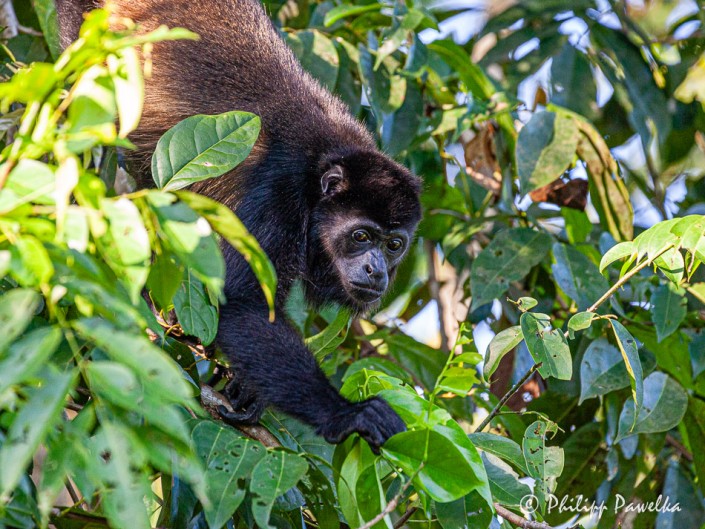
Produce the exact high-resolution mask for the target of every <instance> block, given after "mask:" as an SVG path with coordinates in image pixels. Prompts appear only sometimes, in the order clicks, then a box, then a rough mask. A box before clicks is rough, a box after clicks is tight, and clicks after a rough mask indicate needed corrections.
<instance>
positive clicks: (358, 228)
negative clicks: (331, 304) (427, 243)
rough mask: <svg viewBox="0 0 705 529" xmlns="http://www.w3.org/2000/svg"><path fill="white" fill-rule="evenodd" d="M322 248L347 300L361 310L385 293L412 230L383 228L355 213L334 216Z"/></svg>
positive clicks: (404, 251)
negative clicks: (327, 255) (324, 249)
mask: <svg viewBox="0 0 705 529" xmlns="http://www.w3.org/2000/svg"><path fill="white" fill-rule="evenodd" d="M330 227H331V229H330V230H326V233H325V239H326V240H325V241H324V246H325V247H326V251H327V253H328V254H329V256H330V260H331V262H332V264H333V268H334V269H335V272H336V275H337V276H338V278H339V281H340V284H341V286H342V287H343V289H344V290H345V292H346V294H347V296H348V297H349V298H350V301H352V302H353V304H354V305H356V306H360V307H365V306H370V305H373V304H375V303H376V302H378V301H379V300H380V298H381V297H382V296H383V295H384V293H385V292H386V291H387V287H389V284H390V282H391V280H392V279H393V276H394V272H395V271H396V268H397V266H398V265H399V263H400V262H401V260H402V259H403V257H404V255H405V254H406V252H407V249H408V248H409V244H410V240H411V237H412V235H413V233H412V230H408V229H403V228H395V229H387V228H385V227H383V226H381V225H379V224H378V223H376V222H375V221H373V220H371V219H369V218H367V217H365V216H362V215H359V214H355V213H351V212H349V213H347V214H341V215H336V219H335V221H334V223H333V225H332V226H330Z"/></svg>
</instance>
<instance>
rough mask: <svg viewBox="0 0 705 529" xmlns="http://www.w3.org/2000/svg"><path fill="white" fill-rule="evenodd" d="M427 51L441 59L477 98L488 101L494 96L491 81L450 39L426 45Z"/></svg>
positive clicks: (465, 52) (493, 87) (494, 90)
mask: <svg viewBox="0 0 705 529" xmlns="http://www.w3.org/2000/svg"><path fill="white" fill-rule="evenodd" d="M428 50H429V51H431V52H433V53H435V54H436V55H438V56H439V57H440V58H441V59H443V61H444V62H445V63H446V64H447V65H448V66H450V67H451V69H452V70H453V71H454V72H455V73H457V75H458V76H459V77H460V79H461V80H462V81H463V83H464V84H465V86H466V87H467V88H468V90H470V92H472V94H473V95H474V96H476V97H477V98H479V99H481V100H482V99H487V100H489V99H491V97H492V96H493V95H494V94H495V92H496V89H495V86H494V84H493V83H492V80H491V79H490V78H489V77H488V76H487V74H485V72H484V71H483V70H482V68H481V67H480V66H478V65H477V64H475V63H473V62H472V60H470V57H469V55H468V53H467V51H465V50H464V49H463V48H462V47H461V46H459V45H458V44H456V43H455V42H453V41H452V40H451V39H442V40H441V39H439V40H435V41H433V42H432V43H430V44H428Z"/></svg>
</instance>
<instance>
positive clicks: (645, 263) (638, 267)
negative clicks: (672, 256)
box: [566, 245, 673, 336]
mask: <svg viewBox="0 0 705 529" xmlns="http://www.w3.org/2000/svg"><path fill="white" fill-rule="evenodd" d="M672 247H673V245H668V246H666V247H665V248H663V249H662V250H660V251H659V252H658V253H657V254H656V255H654V256H653V257H652V258H651V259H646V260H645V261H643V262H641V263H639V264H638V265H636V266H635V267H634V268H632V269H631V270H629V272H627V273H626V274H624V275H623V276H622V277H621V278H620V279H619V281H617V282H616V283H615V284H614V285H612V287H611V288H610V289H609V290H608V291H607V292H605V293H604V294H603V295H602V297H600V299H598V300H597V301H596V302H595V303H593V304H592V305H591V306H590V307H589V308H588V309H587V310H586V311H585V312H595V311H596V310H597V309H598V307H599V306H600V305H602V304H603V303H604V302H605V301H607V300H608V299H609V298H611V297H612V296H613V295H614V293H615V292H617V291H618V290H619V289H620V288H622V287H623V286H624V284H625V283H626V282H627V281H629V280H630V279H631V278H632V277H634V276H635V275H637V274H638V273H639V272H641V271H642V270H643V269H644V268H646V267H647V266H649V265H650V264H651V263H653V262H654V261H655V260H656V259H658V258H659V257H661V256H662V255H663V254H664V253H666V252H667V251H668V250H670V249H671V248H672ZM566 336H567V333H566Z"/></svg>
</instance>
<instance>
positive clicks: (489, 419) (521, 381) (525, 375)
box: [475, 362, 541, 433]
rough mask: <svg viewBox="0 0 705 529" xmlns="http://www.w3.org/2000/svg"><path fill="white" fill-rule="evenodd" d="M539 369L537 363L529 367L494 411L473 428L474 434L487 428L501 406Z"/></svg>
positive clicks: (539, 365)
mask: <svg viewBox="0 0 705 529" xmlns="http://www.w3.org/2000/svg"><path fill="white" fill-rule="evenodd" d="M540 367H541V362H539V363H538V364H534V365H532V366H531V369H529V370H528V371H527V372H526V373H524V376H523V377H521V379H520V380H519V382H517V383H516V384H514V385H513V386H512V387H511V388H510V389H509V391H507V392H506V393H505V394H504V396H503V397H502V398H501V399H500V401H499V402H498V403H497V405H496V406H495V407H494V409H493V410H492V411H491V412H490V413H489V415H487V417H485V420H484V421H482V423H480V426H478V427H477V428H475V433H477V432H481V431H482V430H483V429H484V428H485V426H487V425H488V424H489V423H490V421H492V419H494V418H495V416H496V415H497V414H498V413H499V411H500V410H501V409H502V406H504V405H505V404H506V403H507V401H508V400H509V399H510V398H512V395H514V394H515V393H516V392H517V391H519V389H520V388H521V387H522V386H523V385H524V383H525V382H526V381H527V380H529V378H531V375H533V374H534V372H535V371H536V370H538V368H540Z"/></svg>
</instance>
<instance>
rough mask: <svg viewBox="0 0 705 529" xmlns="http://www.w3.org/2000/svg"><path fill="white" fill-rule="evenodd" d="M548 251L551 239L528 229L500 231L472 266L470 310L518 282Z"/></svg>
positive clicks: (493, 298) (544, 234) (487, 301)
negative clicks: (512, 283)
mask: <svg viewBox="0 0 705 529" xmlns="http://www.w3.org/2000/svg"><path fill="white" fill-rule="evenodd" d="M550 248H551V236H550V235H547V234H546V233H542V232H540V231H535V230H532V229H529V228H513V229H509V230H505V231H502V232H500V233H498V234H497V236H496V237H495V238H494V239H492V242H491V243H490V244H488V245H487V247H486V248H485V249H484V250H482V252H480V255H478V256H477V259H475V261H474V262H473V264H472V272H471V275H470V290H471V292H472V310H475V309H477V308H478V307H481V306H482V305H485V304H487V303H489V302H490V301H493V300H495V299H497V298H498V297H499V296H501V295H502V294H503V293H504V292H506V290H507V288H509V284H510V283H511V282H512V281H519V280H520V279H522V278H523V277H525V276H526V275H527V274H528V273H529V271H530V270H531V269H532V268H533V267H534V266H536V265H537V264H539V263H540V262H541V261H542V260H543V258H544V257H545V256H546V254H547V253H548V251H549V250H550Z"/></svg>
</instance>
